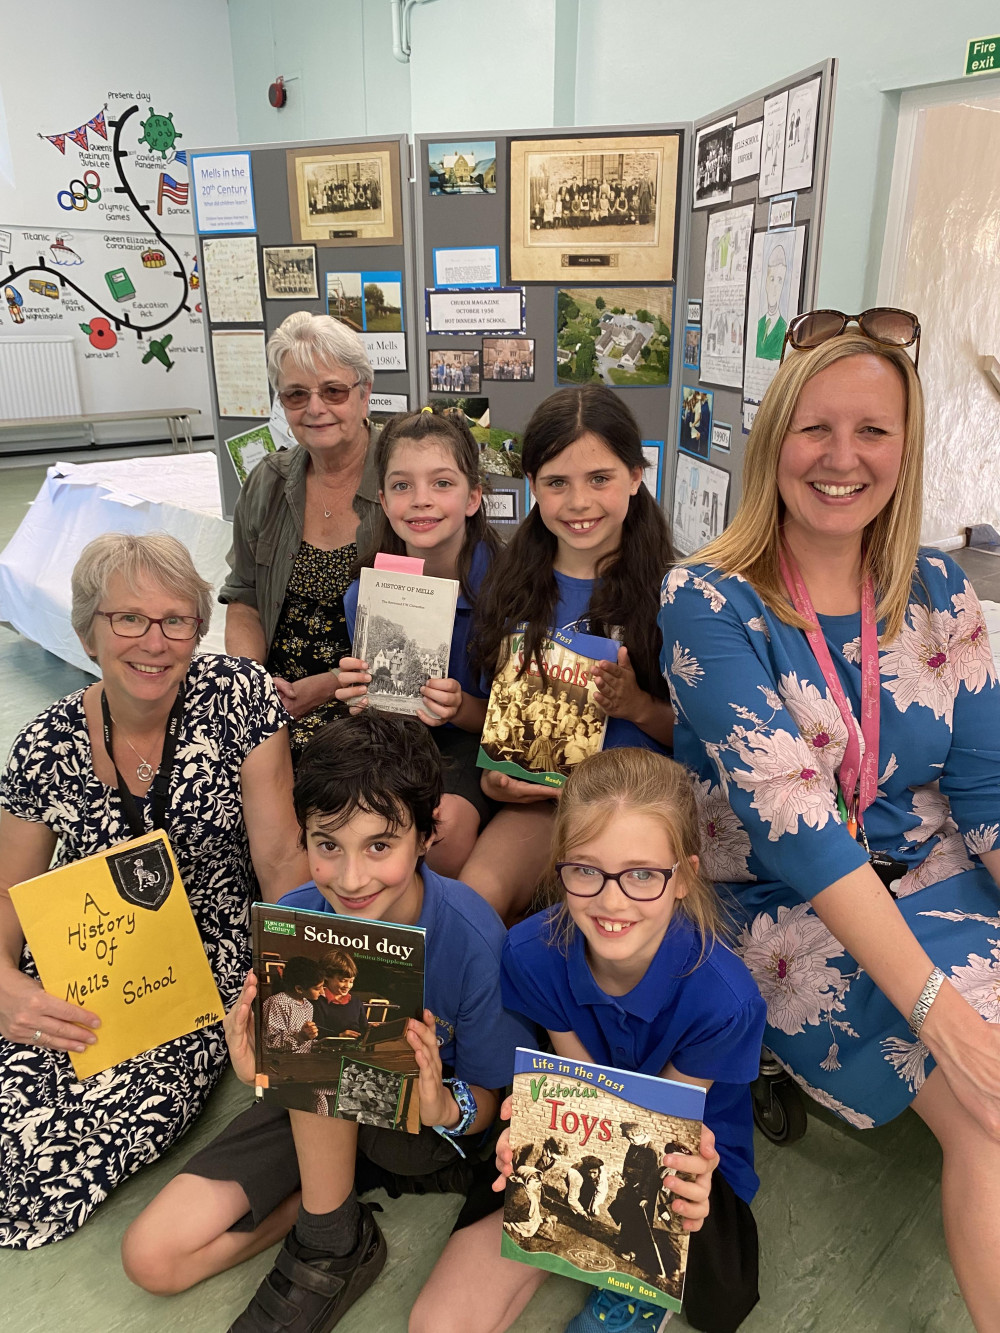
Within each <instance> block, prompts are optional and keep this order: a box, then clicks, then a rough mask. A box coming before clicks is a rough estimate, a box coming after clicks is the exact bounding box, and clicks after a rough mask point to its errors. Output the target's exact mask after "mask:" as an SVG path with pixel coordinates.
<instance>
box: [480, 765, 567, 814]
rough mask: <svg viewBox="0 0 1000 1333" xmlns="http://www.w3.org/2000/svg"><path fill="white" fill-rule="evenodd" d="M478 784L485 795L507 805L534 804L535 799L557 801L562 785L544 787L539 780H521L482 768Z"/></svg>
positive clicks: (494, 770)
mask: <svg viewBox="0 0 1000 1333" xmlns="http://www.w3.org/2000/svg"><path fill="white" fill-rule="evenodd" d="M479 785H480V786H481V787H482V789H483V791H484V792H485V793H486V795H487V796H489V797H491V798H492V799H493V800H494V801H504V802H505V803H506V804H508V805H534V804H535V802H537V801H558V799H559V797H560V796H561V795H562V787H545V786H543V785H542V784H541V783H540V782H522V781H521V779H520V778H512V777H509V776H508V775H507V774H506V773H498V772H497V771H496V769H492V768H485V769H483V776H482V777H481V778H480V780H479Z"/></svg>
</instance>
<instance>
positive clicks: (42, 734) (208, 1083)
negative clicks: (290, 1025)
mask: <svg viewBox="0 0 1000 1333" xmlns="http://www.w3.org/2000/svg"><path fill="white" fill-rule="evenodd" d="M83 693H84V692H83V690H78V691H76V693H74V694H70V695H68V696H67V697H66V698H65V699H60V700H59V702H58V703H54V704H52V705H51V707H49V708H47V709H45V711H44V712H43V713H40V714H39V715H38V717H36V718H35V719H34V721H33V722H29V723H28V725H27V726H26V727H25V728H24V729H23V730H22V731H21V733H20V735H19V736H18V737H17V739H16V740H15V741H14V746H13V749H12V751H11V755H10V759H9V761H8V764H7V769H6V771H5V772H4V774H3V776H2V778H0V806H3V808H4V809H6V810H9V811H10V812H11V814H13V815H16V816H17V817H18V818H19V819H26V820H29V821H31V822H33V823H43V824H45V825H46V826H47V827H48V828H49V829H51V830H52V832H53V833H54V834H55V835H56V837H57V838H58V839H59V847H58V852H57V855H56V860H55V864H56V865H58V866H63V865H67V864H68V863H69V862H71V861H79V860H80V859H82V858H83V857H85V856H90V855H92V854H93V853H94V852H100V851H104V850H106V849H107V848H108V847H112V846H114V844H115V843H117V842H124V841H125V840H126V839H127V838H130V837H131V833H130V831H129V828H128V824H127V823H126V820H125V816H124V811H123V809H122V804H121V798H120V797H119V795H118V790H117V788H115V787H109V786H108V785H107V784H106V783H104V782H102V781H101V780H100V778H98V777H97V775H96V774H95V773H94V766H93V758H92V750H91V744H90V733H89V731H88V729H87V718H86V714H85V712H84V705H83ZM287 717H288V715H287V713H286V712H285V710H284V709H283V708H282V706H281V701H280V699H279V698H278V695H277V692H276V691H275V688H274V686H273V684H272V683H271V681H270V680H269V679H268V676H267V674H266V672H265V671H264V668H263V667H261V666H260V665H258V664H257V663H256V662H249V661H246V660H245V659H242V658H236V657H224V656H221V655H218V654H215V653H205V654H202V655H199V656H197V657H195V658H193V659H192V662H191V665H190V667H189V668H188V673H187V692H186V695H185V701H184V712H183V715H182V718H181V725H180V731H179V734H178V741H177V754H176V759H175V763H174V770H173V780H172V782H171V787H170V803H169V805H168V808H167V815H166V825H167V832H168V833H169V835H170V842H171V845H172V847H173V849H174V854H175V856H176V858H177V865H178V868H179V870H180V872H181V878H182V880H183V882H184V888H185V890H186V891H187V896H188V900H189V901H190V903H191V910H192V912H193V913H194V918H195V921H196V922H197V925H198V932H199V934H200V935H201V939H202V943H203V944H204V946H205V953H206V955H207V956H208V961H209V963H210V965H211V968H212V973H213V975H214V977H215V981H216V984H217V985H218V987H219V991H220V993H221V997H222V1001H223V1003H224V1004H225V1005H226V1006H227V1007H228V1006H229V1005H231V1004H232V1003H233V1001H234V1000H235V999H236V996H237V995H238V994H239V990H240V986H241V985H242V983H243V978H244V977H245V975H246V969H247V967H248V965H249V962H250V903H251V901H252V899H253V898H255V897H257V896H258V894H259V890H258V885H257V878H256V876H255V874H254V869H253V864H252V862H251V859H250V846H249V842H248V839H247V830H246V824H245V822H244V819H243V797H242V792H241V789H240V769H241V767H242V765H243V762H244V760H245V759H246V758H247V756H248V755H249V754H250V753H251V751H253V750H255V749H256V748H257V746H258V745H261V744H262V743H263V742H264V741H266V740H267V739H268V738H269V737H270V736H273V735H274V733H275V732H277V731H280V729H281V728H282V726H284V725H285V723H286V721H287ZM136 802H137V804H138V806H139V809H140V810H141V811H142V813H143V815H144V816H145V818H146V821H147V823H148V822H149V800H148V798H146V797H143V796H137V797H136ZM21 969H22V971H24V972H26V973H27V974H28V976H32V977H34V976H37V975H38V973H37V969H36V967H35V962H34V959H33V958H32V956H31V953H30V951H29V950H28V948H27V947H26V946H25V948H24V949H23V951H22V955H21ZM93 1007H94V1009H95V1011H96V1012H97V1013H100V1002H99V997H98V998H95V1000H94V1006H93ZM225 1065H226V1044H225V1041H224V1040H223V1035H222V1025H221V1023H217V1024H213V1025H212V1026H211V1027H207V1028H201V1029H199V1030H198V1031H197V1032H192V1033H189V1034H188V1035H187V1036H184V1037H178V1038H177V1039H176V1040H174V1041H171V1042H167V1043H166V1044H165V1045H163V1046H157V1047H154V1048H153V1049H151V1050H148V1051H145V1052H144V1053H143V1054H142V1055H137V1056H135V1057H133V1058H132V1059H131V1060H124V1061H122V1063H121V1064H117V1065H115V1066H113V1068H111V1069H106V1070H104V1072H103V1073H100V1074H94V1075H93V1076H92V1077H90V1078H88V1079H87V1080H86V1081H85V1082H83V1083H81V1082H79V1081H78V1080H77V1078H76V1074H75V1072H74V1070H73V1066H72V1064H71V1062H70V1059H69V1056H68V1055H66V1054H65V1053H64V1052H62V1051H53V1050H51V1049H49V1048H48V1047H45V1046H44V1045H35V1044H33V1043H29V1044H21V1043H16V1042H10V1041H7V1040H6V1039H4V1038H0V1247H10V1248H14V1249H34V1248H35V1247H36V1246H39V1245H45V1244H47V1243H48V1242H49V1241H54V1240H61V1239H62V1238H63V1237H65V1236H68V1235H70V1234H71V1233H72V1232H73V1231H75V1230H76V1228H77V1227H79V1226H80V1225H81V1224H82V1223H83V1222H84V1221H85V1220H86V1218H87V1217H88V1216H89V1215H90V1213H91V1212H92V1211H93V1209H94V1208H95V1207H96V1206H97V1204H99V1203H100V1202H101V1200H102V1199H104V1198H106V1197H107V1195H108V1194H109V1193H110V1191H111V1190H112V1189H114V1187H115V1186H116V1185H117V1184H118V1183H119V1182H120V1181H122V1180H124V1179H125V1177H126V1176H129V1175H131V1174H132V1173H133V1172H134V1171H137V1170H138V1169H139V1168H140V1167H141V1166H145V1165H146V1164H147V1163H148V1162H153V1161H155V1160H156V1159H157V1158H158V1157H159V1156H161V1154H162V1153H164V1152H165V1151H166V1149H167V1148H168V1147H169V1146H170V1145H171V1143H173V1142H174V1140H175V1139H177V1138H178V1137H179V1135H181V1134H182V1133H183V1132H184V1131H185V1130H186V1129H187V1128H188V1127H189V1125H190V1124H191V1122H192V1121H193V1120H194V1119H195V1117H196V1116H198V1115H199V1114H200V1113H201V1111H202V1108H203V1107H204V1105H205V1102H206V1100H207V1098H208V1094H209V1093H210V1092H211V1090H212V1088H213V1087H214V1085H215V1083H216V1081H217V1080H218V1078H219V1076H220V1074H221V1073H222V1071H223V1069H224V1068H225Z"/></svg>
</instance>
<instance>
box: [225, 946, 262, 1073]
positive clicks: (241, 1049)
mask: <svg viewBox="0 0 1000 1333" xmlns="http://www.w3.org/2000/svg"><path fill="white" fill-rule="evenodd" d="M256 994H257V978H256V976H255V975H254V973H253V972H248V973H247V975H246V980H245V981H244V983H243V989H242V990H241V991H240V994H239V999H238V1000H237V1001H236V1003H235V1004H234V1005H233V1007H232V1009H230V1010H229V1012H228V1013H227V1014H226V1016H225V1018H224V1019H223V1020H222V1029H223V1031H224V1032H225V1034H226V1045H227V1046H228V1047H229V1058H230V1060H232V1062H233V1072H234V1073H235V1074H236V1077H237V1078H238V1079H239V1081H240V1082H241V1083H249V1084H250V1085H251V1087H252V1086H253V1083H254V1079H255V1076H256V1073H257V1056H256V1052H255V1048H254V1031H253V1002H254V996H255V995H256Z"/></svg>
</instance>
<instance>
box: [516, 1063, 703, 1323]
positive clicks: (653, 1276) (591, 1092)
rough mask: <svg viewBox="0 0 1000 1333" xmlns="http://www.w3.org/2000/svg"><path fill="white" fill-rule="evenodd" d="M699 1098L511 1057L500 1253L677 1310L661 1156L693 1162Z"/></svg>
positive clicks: (680, 1248) (667, 1083) (672, 1222)
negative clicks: (508, 1162) (678, 1155)
mask: <svg viewBox="0 0 1000 1333" xmlns="http://www.w3.org/2000/svg"><path fill="white" fill-rule="evenodd" d="M704 1106H705V1092H704V1089H703V1088H700V1087H695V1086H694V1085H692V1084H689V1083H679V1082H675V1081H673V1080H671V1079H664V1078H651V1077H650V1076H649V1075H647V1074H634V1073H629V1072H626V1071H623V1070H621V1069H610V1068H607V1067H605V1066H604V1065H597V1064H592V1063H590V1062H589V1061H583V1060H580V1061H577V1060H571V1059H566V1058H564V1057H562V1056H558V1055H545V1054H543V1053H542V1052H541V1051H529V1050H523V1049H520V1048H519V1049H518V1051H517V1055H516V1057H515V1062H514V1097H513V1113H512V1115H511V1121H510V1146H511V1150H512V1152H513V1171H512V1173H511V1175H510V1176H509V1178H508V1180H507V1187H506V1193H505V1195H504V1217H503V1242H502V1253H503V1254H504V1256H505V1257H506V1258H508V1259H518V1260H520V1261H521V1262H523V1263H527V1264H532V1265H534V1266H535V1267H536V1268H545V1269H547V1270H548V1271H549V1272H550V1273H561V1274H563V1276H565V1277H573V1278H578V1279H579V1280H580V1281H583V1282H589V1283H591V1284H592V1285H593V1286H595V1287H604V1288H606V1289H608V1290H610V1291H614V1292H618V1293H619V1294H621V1295H623V1296H629V1297H633V1298H634V1299H636V1300H640V1301H647V1302H649V1303H651V1304H653V1305H659V1306H662V1307H663V1308H664V1309H667V1310H674V1311H677V1310H680V1308H681V1301H682V1298H683V1295H684V1273H685V1269H686V1267H687V1252H688V1233H687V1232H686V1231H685V1230H684V1227H683V1221H682V1219H681V1218H680V1217H679V1216H678V1215H677V1214H676V1213H674V1212H672V1211H671V1208H670V1201H671V1198H672V1197H673V1196H672V1195H671V1194H670V1192H669V1190H666V1189H664V1187H663V1177H664V1175H666V1174H668V1172H667V1171H666V1168H664V1167H663V1166H662V1165H661V1163H662V1160H663V1157H664V1155H665V1154H666V1153H672V1152H683V1153H697V1151H698V1146H699V1144H700V1142H701V1116H702V1115H703V1113H704Z"/></svg>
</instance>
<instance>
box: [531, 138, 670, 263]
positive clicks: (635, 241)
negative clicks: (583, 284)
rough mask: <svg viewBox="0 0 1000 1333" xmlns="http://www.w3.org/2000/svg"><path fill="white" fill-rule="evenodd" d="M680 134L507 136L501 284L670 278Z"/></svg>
mask: <svg viewBox="0 0 1000 1333" xmlns="http://www.w3.org/2000/svg"><path fill="white" fill-rule="evenodd" d="M679 145H680V136H679V135H678V134H676V133H673V134H669V133H667V134H656V133H650V134H632V135H590V136H583V135H581V136H578V137H573V138H564V139H563V138H560V139H555V138H554V139H511V140H510V143H509V149H508V151H509V154H510V163H509V165H510V264H509V269H510V272H509V277H508V281H510V282H546V283H560V284H562V283H565V282H567V281H572V280H573V279H574V278H576V279H577V280H579V279H582V278H584V277H585V280H586V281H587V282H608V283H627V282H647V283H653V282H672V281H673V279H674V267H675V261H676V234H675V222H676V217H677V190H678V172H679V168H678V163H679V158H680V153H679Z"/></svg>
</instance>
